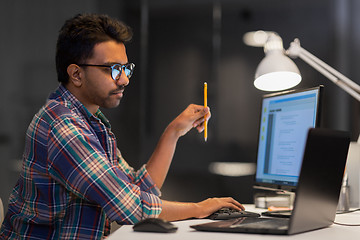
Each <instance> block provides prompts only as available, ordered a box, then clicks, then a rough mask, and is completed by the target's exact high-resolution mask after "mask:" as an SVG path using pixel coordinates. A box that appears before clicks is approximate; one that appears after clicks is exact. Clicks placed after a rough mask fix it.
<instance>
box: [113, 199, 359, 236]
mask: <svg viewBox="0 0 360 240" xmlns="http://www.w3.org/2000/svg"><path fill="white" fill-rule="evenodd" d="M245 207H246V210H249V211H257V212H259V211H260V212H261V211H264V210H263V209H261V210H259V209H256V210H255V209H254V208H252V206H251V205H245ZM209 221H212V220H209V219H194V220H186V221H178V222H173V223H174V224H175V225H176V226H177V227H178V230H177V232H175V233H144V232H134V231H133V229H132V226H130V225H127V226H122V227H121V228H119V229H118V230H116V231H115V232H114V233H113V234H111V235H110V236H109V237H108V238H107V240H115V239H132V240H136V239H146V240H152V239H154V240H162V239H171V240H184V239H186V240H191V239H206V240H215V239H216V240H219V239H237V240H238V239H240V238H241V239H242V240H246V239H257V240H261V239H267V240H271V239H279V238H286V239H288V238H290V239H306V240H319V239H326V240H332V239H334V240H335V239H336V240H339V239H346V240H351V239H359V234H360V226H358V227H353V226H352V227H349V226H341V225H337V224H333V225H331V226H330V227H328V228H324V229H319V230H315V231H311V232H306V233H300V234H295V235H291V236H286V235H284V236H282V235H261V234H246V233H218V232H200V231H196V230H194V229H192V228H190V227H189V226H190V225H195V224H200V223H205V222H209ZM335 221H336V222H339V223H348V224H359V223H360V212H354V213H347V214H338V215H337V216H336V219H335Z"/></svg>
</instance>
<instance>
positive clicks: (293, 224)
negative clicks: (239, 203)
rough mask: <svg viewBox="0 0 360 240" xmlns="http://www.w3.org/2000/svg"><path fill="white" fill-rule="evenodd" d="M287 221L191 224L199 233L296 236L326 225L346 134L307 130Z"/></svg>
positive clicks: (343, 159)
mask: <svg viewBox="0 0 360 240" xmlns="http://www.w3.org/2000/svg"><path fill="white" fill-rule="evenodd" d="M306 139H307V140H306V145H305V150H304V155H303V161H302V166H301V171H300V176H299V181H298V185H297V188H296V196H295V201H294V207H293V211H292V214H291V216H290V218H273V217H259V218H246V217H242V218H236V219H230V220H225V221H216V222H209V223H203V224H198V225H192V226H190V227H192V228H194V229H196V230H199V231H213V232H236V233H261V234H285V235H290V234H296V233H302V232H306V231H311V230H316V229H320V228H325V227H328V226H330V225H331V224H332V223H333V221H334V219H335V214H336V208H337V204H338V200H339V194H340V188H341V183H342V178H343V174H344V170H345V164H346V158H347V153H348V148H349V143H350V137H349V133H348V132H343V131H336V130H329V129H320V128H310V129H309V131H308V134H307V138H306Z"/></svg>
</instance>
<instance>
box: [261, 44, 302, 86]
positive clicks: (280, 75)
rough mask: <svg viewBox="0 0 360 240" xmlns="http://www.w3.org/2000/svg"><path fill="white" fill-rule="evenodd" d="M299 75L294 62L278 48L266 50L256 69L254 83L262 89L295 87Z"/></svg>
mask: <svg viewBox="0 0 360 240" xmlns="http://www.w3.org/2000/svg"><path fill="white" fill-rule="evenodd" d="M300 82H301V75H300V72H299V69H298V68H297V66H296V65H295V63H294V62H293V61H292V60H291V59H290V58H289V57H287V56H286V55H284V53H283V51H282V50H280V49H274V50H271V51H268V52H266V56H265V58H264V59H263V60H262V61H261V62H260V64H259V65H258V67H257V69H256V73H255V81H254V85H255V87H256V88H258V89H260V90H263V91H280V90H285V89H288V88H292V87H295V86H296V85H298V84H299V83H300Z"/></svg>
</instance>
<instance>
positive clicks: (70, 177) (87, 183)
mask: <svg viewBox="0 0 360 240" xmlns="http://www.w3.org/2000/svg"><path fill="white" fill-rule="evenodd" d="M48 144H49V146H48V161H49V164H48V171H49V173H50V174H51V175H52V176H53V178H54V179H56V180H57V181H58V182H60V183H61V184H62V185H64V186H65V187H66V189H67V190H69V191H70V192H72V193H74V194H75V195H77V196H78V197H81V198H84V199H86V200H88V201H90V202H95V203H97V204H99V205H100V206H101V207H102V208H103V209H104V211H105V213H106V215H107V217H108V218H109V219H110V221H117V222H121V223H123V224H134V223H136V222H138V221H139V220H141V219H143V218H148V217H157V216H158V215H159V214H160V212H161V209H162V208H161V206H162V202H161V200H160V198H159V196H158V194H157V192H156V191H155V190H150V189H155V187H154V184H153V183H152V181H151V179H150V177H149V176H148V175H149V174H148V173H147V172H146V171H145V170H139V171H138V173H137V174H135V175H133V176H135V177H134V181H133V182H131V181H129V178H127V176H126V174H125V173H121V171H120V173H119V169H118V167H117V166H113V165H111V163H110V161H109V160H108V159H107V156H106V154H105V152H104V150H103V148H102V146H101V144H100V142H99V141H98V139H97V137H96V136H95V134H94V133H93V132H92V131H91V130H90V129H89V128H88V127H87V126H86V125H85V124H84V123H82V122H81V121H78V120H77V119H75V118H71V117H66V118H62V119H59V120H56V121H54V122H53V124H52V128H51V132H50V133H49V141H48ZM146 190H150V191H146Z"/></svg>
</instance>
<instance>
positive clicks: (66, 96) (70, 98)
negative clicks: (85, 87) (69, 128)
mask: <svg viewBox="0 0 360 240" xmlns="http://www.w3.org/2000/svg"><path fill="white" fill-rule="evenodd" d="M49 100H56V101H59V102H62V103H63V104H64V105H65V106H66V107H68V108H70V109H72V110H75V111H76V112H80V113H81V115H83V116H84V117H85V118H86V119H88V120H90V121H91V119H93V118H95V119H97V120H100V121H101V122H102V123H103V124H104V125H105V126H106V127H107V128H111V125H110V122H109V120H108V119H107V118H106V117H105V115H104V114H103V113H102V112H101V111H100V109H98V110H97V111H96V113H95V114H92V113H91V112H90V111H89V110H88V109H87V108H86V107H85V106H84V105H83V104H82V103H81V102H80V101H79V100H78V99H77V98H76V97H75V96H74V95H73V94H72V93H71V92H70V91H69V90H68V89H67V88H66V87H65V86H64V85H62V84H60V85H59V87H58V88H57V89H56V90H55V92H53V93H52V94H50V96H49Z"/></svg>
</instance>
